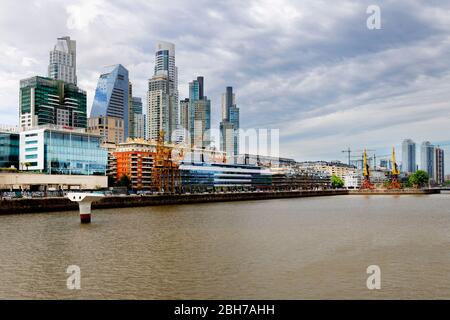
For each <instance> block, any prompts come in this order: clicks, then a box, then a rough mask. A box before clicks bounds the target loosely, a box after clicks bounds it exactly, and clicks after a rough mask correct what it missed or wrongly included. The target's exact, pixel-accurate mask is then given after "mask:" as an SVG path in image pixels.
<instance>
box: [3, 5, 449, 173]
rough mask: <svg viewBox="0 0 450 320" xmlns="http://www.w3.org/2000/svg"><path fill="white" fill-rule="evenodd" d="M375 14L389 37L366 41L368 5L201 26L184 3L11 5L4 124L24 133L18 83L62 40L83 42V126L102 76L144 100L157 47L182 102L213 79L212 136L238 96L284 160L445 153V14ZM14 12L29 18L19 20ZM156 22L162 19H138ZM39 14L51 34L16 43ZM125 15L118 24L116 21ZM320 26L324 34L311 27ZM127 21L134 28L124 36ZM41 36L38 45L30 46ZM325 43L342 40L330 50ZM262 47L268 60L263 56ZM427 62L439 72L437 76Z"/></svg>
mask: <svg viewBox="0 0 450 320" xmlns="http://www.w3.org/2000/svg"><path fill="white" fill-rule="evenodd" d="M197 5H198V6H201V4H197ZM379 5H380V8H381V13H382V22H383V24H382V29H381V30H368V29H367V28H366V24H365V22H366V18H367V14H366V12H365V9H366V8H367V3H365V2H364V1H363V2H361V3H358V4H355V3H350V2H344V3H340V4H339V5H337V4H329V3H327V4H325V3H319V4H317V5H315V6H313V5H311V4H302V5H299V4H295V3H293V2H285V1H281V2H280V6H278V7H279V9H277V10H275V11H273V10H272V11H269V9H270V6H269V5H268V4H267V3H265V2H252V3H250V4H245V5H242V6H239V11H238V10H237V9H233V6H232V5H231V6H225V5H223V4H214V5H213V4H210V3H209V4H207V5H205V6H204V7H205V10H204V11H196V12H195V14H194V11H195V8H196V6H194V8H187V7H186V5H185V4H183V3H182V2H173V3H164V4H162V3H159V4H158V3H154V4H146V3H145V2H139V1H136V2H134V3H133V4H129V5H128V6H124V5H118V4H116V3H114V2H112V3H110V10H103V9H104V6H105V2H103V1H93V2H85V1H81V2H80V1H79V2H69V3H68V4H67V5H61V4H57V3H55V4H51V5H50V4H45V3H42V2H39V1H35V2H33V3H31V4H29V5H24V4H15V3H13V2H4V3H2V4H1V6H2V9H4V10H2V12H8V17H7V16H5V15H3V16H1V17H2V19H1V20H0V21H1V22H0V23H2V24H4V25H5V26H6V25H8V26H9V28H2V30H8V32H5V31H2V32H4V33H2V38H3V39H5V42H4V44H3V46H4V48H3V49H4V50H2V51H3V52H2V55H3V59H2V60H3V63H2V64H1V65H0V74H1V75H2V78H5V79H7V81H5V82H4V83H2V84H1V86H2V87H1V88H0V94H1V98H2V99H1V101H0V112H2V115H4V122H5V123H9V124H16V123H17V120H16V115H17V108H18V97H17V88H18V82H19V80H20V79H25V78H27V77H29V76H34V75H36V74H39V75H46V73H47V69H46V68H47V65H48V52H49V51H50V50H51V48H52V45H53V44H54V42H55V39H56V38H58V37H61V36H64V35H70V37H71V39H74V40H76V41H77V78H78V85H79V87H80V88H82V89H83V90H86V91H87V96H88V103H87V106H88V114H89V112H90V108H91V105H92V100H93V96H94V94H93V92H94V91H93V90H94V89H95V85H96V81H97V79H98V76H99V74H100V71H101V67H102V66H104V65H110V64H116V63H121V64H123V65H124V66H126V67H127V68H128V69H129V70H130V78H131V81H132V82H133V85H134V92H135V96H138V97H142V98H145V96H146V95H145V90H146V85H147V80H148V78H149V77H150V76H151V75H152V72H153V68H154V62H155V61H154V44H155V43H156V41H157V40H159V39H164V40H167V41H170V42H173V43H175V45H176V46H177V66H178V68H179V71H178V72H179V79H178V82H179V88H180V89H179V90H180V93H179V98H180V99H179V100H181V99H183V98H185V97H187V96H188V94H187V86H188V83H189V81H191V80H192V78H194V77H195V76H196V75H197V74H201V75H203V76H204V77H205V78H206V79H208V93H209V94H208V97H209V98H210V99H211V109H212V119H211V123H212V124H214V125H217V124H218V123H219V122H220V113H221V110H220V102H221V101H220V100H221V99H220V95H221V94H222V92H223V88H225V87H226V86H228V85H232V86H233V87H234V88H235V90H236V92H237V94H238V95H239V107H240V109H241V117H242V119H245V121H242V127H243V128H251V127H261V128H281V129H282V130H281V132H280V135H281V144H280V146H281V152H280V154H282V155H283V156H287V157H293V158H295V159H297V160H313V159H328V160H332V159H341V160H345V158H344V156H343V155H342V154H340V150H342V149H343V148H345V147H346V146H350V147H355V148H361V147H364V146H372V147H377V148H378V147H380V148H388V147H389V146H391V145H393V144H394V145H395V146H396V148H399V147H400V143H401V141H402V140H403V139H404V138H406V137H410V138H412V139H413V140H414V141H424V140H430V141H431V142H432V143H433V144H435V145H439V144H440V143H439V142H445V141H447V140H448V136H447V135H446V133H445V130H444V129H445V128H447V127H448V125H449V122H450V120H448V119H446V117H442V116H441V115H442V113H443V112H445V111H446V109H447V108H448V105H447V101H448V100H449V99H448V95H449V93H448V90H447V87H446V82H447V81H448V80H447V79H448V77H449V69H448V67H447V66H448V65H449V64H448V59H449V58H448V54H447V53H448V52H449V46H448V43H447V42H446V41H445V40H446V39H447V37H448V36H447V35H446V34H445V26H446V25H445V22H446V20H445V12H446V9H447V8H446V7H445V6H441V7H437V6H432V5H429V4H423V3H414V4H408V5H406V3H404V4H403V5H402V4H401V3H399V4H395V5H394V4H392V3H389V4H388V3H386V2H381V3H380V4H379ZM52 6H53V7H52ZM405 6H406V7H408V8H409V9H410V10H404V7H405ZM17 10H21V11H24V14H22V15H14V12H17ZM33 10H34V11H33ZM119 10H121V11H119ZM149 10H154V11H155V12H157V13H159V14H160V16H161V17H158V14H155V15H154V19H139V17H142V13H145V12H149ZM170 10H175V12H178V13H179V14H180V21H179V22H177V23H176V24H169V23H168V22H165V20H164V19H163V18H164V16H166V15H167V14H168V13H169V12H170ZM42 11H45V12H46V16H48V17H50V18H49V19H48V20H49V22H46V21H43V22H42V23H40V24H38V25H36V28H35V29H34V30H32V32H22V33H23V35H21V36H18V37H17V36H15V35H16V31H17V32H20V31H21V30H22V29H21V27H22V25H24V26H27V25H28V24H29V23H33V22H34V21H37V20H36V19H38V18H39V12H42ZM118 12H121V13H123V14H122V16H114V14H116V13H118ZM269 12H270V14H271V15H272V16H271V15H269ZM287 12H289V14H287ZM61 13H62V14H61ZM3 14H4V13H3ZM57 14H58V17H57V19H51V17H53V16H56V15H57ZM282 15H283V16H286V17H285V19H283V20H282V21H283V24H281V23H277V17H278V18H279V17H280V16H282ZM318 15H320V16H321V17H322V19H321V21H322V22H317V21H316V19H315V20H314V19H312V18H310V17H313V16H314V17H317V16H318ZM9 16H10V17H12V16H16V18H15V19H16V20H15V21H12V20H9V19H10V18H9ZM152 16H153V15H152ZM22 17H27V20H26V21H25V20H21V19H23V18H22ZM131 17H133V18H134V19H131ZM232 17H235V18H234V19H232ZM247 18H248V19H247ZM126 19H127V21H131V24H130V26H128V27H127V28H125V26H124V22H125V20H126ZM192 19H195V21H201V20H202V19H203V21H204V22H203V23H208V24H209V25H212V27H211V28H208V30H203V29H204V28H203V29H202V28H201V25H202V23H200V22H199V23H194V24H192V27H191V28H189V25H190V23H191V22H192V21H193V20H192ZM246 19H247V20H246ZM149 20H150V21H149ZM230 21H232V22H233V24H234V28H237V27H239V30H240V32H239V34H235V33H233V32H230V31H225V30H227V28H228V27H230V26H229V25H228V24H229V23H230ZM246 21H247V22H246ZM431 21H432V22H433V23H430V22H431ZM50 22H51V23H50ZM103 22H105V23H103ZM325 22H326V23H325ZM315 23H317V24H318V25H315ZM413 25H414V26H415V27H414V28H413V27H412V26H413ZM11 26H13V27H11ZM14 27H15V28H14ZM120 28H122V29H123V30H122V29H120ZM11 29H13V30H11ZM130 30H132V32H131V34H130ZM231 30H233V29H231ZM299 30H300V31H299ZM405 30H407V31H408V33H406V32H403V31H405ZM35 32H36V33H37V32H38V33H39V35H40V36H39V37H34V38H32V37H31V35H32V34H34V33H35ZM110 35H114V37H111V36H110ZM194 35H195V37H194ZM99 39H102V40H101V41H99ZM329 39H335V40H334V42H332V43H331V44H330V43H329ZM299 40H302V41H299ZM262 41H264V46H265V47H266V48H267V49H270V50H256V48H257V45H261V43H262ZM299 43H300V44H299ZM429 59H433V61H436V63H435V64H433V66H430V65H429V64H427V63H426V62H427V61H428V60H429ZM400 62H401V63H400ZM413 66H414V67H413ZM347 71H348V72H347ZM367 75H370V77H367ZM405 75H407V77H405ZM406 79H407V80H406ZM272 88H273V89H272ZM393 106H394V107H395V108H393ZM288 115H289V116H288ZM367 119H370V121H368V120H367ZM336 140H339V141H342V145H340V144H336V143H335V141H336ZM446 150H448V149H447V148H446ZM446 167H450V166H449V165H447V166H446Z"/></svg>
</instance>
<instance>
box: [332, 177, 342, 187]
mask: <svg viewBox="0 0 450 320" xmlns="http://www.w3.org/2000/svg"><path fill="white" fill-rule="evenodd" d="M331 186H332V187H333V188H342V187H343V186H344V180H342V179H341V178H339V177H338V176H336V175H332V176H331Z"/></svg>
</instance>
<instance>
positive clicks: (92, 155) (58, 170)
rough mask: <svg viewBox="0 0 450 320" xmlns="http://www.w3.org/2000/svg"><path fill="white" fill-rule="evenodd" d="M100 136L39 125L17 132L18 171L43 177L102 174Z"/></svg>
mask: <svg viewBox="0 0 450 320" xmlns="http://www.w3.org/2000/svg"><path fill="white" fill-rule="evenodd" d="M101 139H102V138H101V136H99V135H93V134H90V133H86V132H85V130H84V129H67V128H64V127H61V126H51V125H46V126H39V127H36V128H32V129H30V130H26V131H22V132H21V133H20V157H19V158H20V169H21V170H26V171H36V172H41V173H46V174H66V175H103V176H104V175H105V174H106V166H107V151H106V150H105V149H104V148H102V146H101Z"/></svg>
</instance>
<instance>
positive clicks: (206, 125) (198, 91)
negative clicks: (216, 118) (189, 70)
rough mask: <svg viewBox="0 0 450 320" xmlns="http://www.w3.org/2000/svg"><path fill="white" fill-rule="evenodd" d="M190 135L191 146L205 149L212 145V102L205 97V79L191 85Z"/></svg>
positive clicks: (198, 79) (198, 78)
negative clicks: (210, 131)
mask: <svg viewBox="0 0 450 320" xmlns="http://www.w3.org/2000/svg"><path fill="white" fill-rule="evenodd" d="M188 105H189V111H188V112H189V123H188V125H189V134H190V138H191V145H192V146H194V147H197V148H205V147H207V146H209V145H210V133H209V130H210V129H211V100H209V99H208V97H206V96H205V95H204V78H203V77H197V79H196V80H193V81H192V82H190V83H189V104H188Z"/></svg>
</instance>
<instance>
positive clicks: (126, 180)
mask: <svg viewBox="0 0 450 320" xmlns="http://www.w3.org/2000/svg"><path fill="white" fill-rule="evenodd" d="M117 186H119V187H127V188H130V187H131V179H130V177H129V176H127V175H126V174H124V175H122V176H121V177H120V179H119V181H118V182H117Z"/></svg>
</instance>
